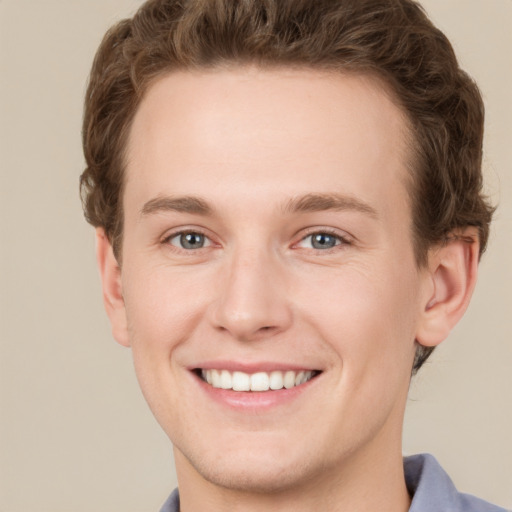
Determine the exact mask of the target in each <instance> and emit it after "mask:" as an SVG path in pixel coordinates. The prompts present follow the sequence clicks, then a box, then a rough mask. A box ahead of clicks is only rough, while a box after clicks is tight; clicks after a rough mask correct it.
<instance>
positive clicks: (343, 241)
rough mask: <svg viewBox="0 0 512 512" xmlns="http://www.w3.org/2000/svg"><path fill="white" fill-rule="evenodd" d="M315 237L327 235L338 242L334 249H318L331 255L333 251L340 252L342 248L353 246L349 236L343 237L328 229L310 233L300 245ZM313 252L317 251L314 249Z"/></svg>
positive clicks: (302, 239) (303, 238)
mask: <svg viewBox="0 0 512 512" xmlns="http://www.w3.org/2000/svg"><path fill="white" fill-rule="evenodd" d="M315 235H327V236H329V237H332V238H334V239H335V240H336V242H337V243H336V244H335V245H334V246H333V247H329V248H326V249H316V251H317V252H322V253H327V254H329V253H331V252H332V251H336V250H339V249H340V248H341V247H343V246H348V245H352V243H353V242H352V240H351V239H350V238H348V237H347V236H343V235H341V234H340V233H338V232H337V231H335V230H333V229H328V228H324V229H315V230H314V231H310V232H309V233H307V234H306V235H305V236H303V237H302V238H301V239H300V241H299V242H298V243H299V244H300V243H301V242H304V241H305V240H307V239H308V238H310V237H313V236H315ZM295 245H297V244H295ZM313 250H315V249H314V248H313Z"/></svg>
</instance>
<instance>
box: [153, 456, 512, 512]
mask: <svg viewBox="0 0 512 512" xmlns="http://www.w3.org/2000/svg"><path fill="white" fill-rule="evenodd" d="M404 470H405V481H406V484H407V489H408V491H409V494H410V495H411V496H412V503H411V508H410V509H409V512H512V511H507V510H505V509H504V508H501V507H497V506H495V505H491V504H490V503H487V502H486V501H483V500H481V499H479V498H475V497H474V496H470V495H469V494H462V493H460V492H458V491H457V489H455V486H454V485H453V482H452V481H451V479H450V477H449V476H448V475H447V474H446V473H445V472H444V470H443V468H442V467H441V466H440V465H439V463H438V462H437V461H436V459H435V458H434V457H432V455H428V454H421V455H413V456H412V457H405V458H404ZM179 510H180V497H179V494H178V489H175V490H174V492H173V493H172V494H171V495H170V496H169V498H168V499H167V501H166V502H165V503H164V506H163V507H162V508H161V510H160V512H179Z"/></svg>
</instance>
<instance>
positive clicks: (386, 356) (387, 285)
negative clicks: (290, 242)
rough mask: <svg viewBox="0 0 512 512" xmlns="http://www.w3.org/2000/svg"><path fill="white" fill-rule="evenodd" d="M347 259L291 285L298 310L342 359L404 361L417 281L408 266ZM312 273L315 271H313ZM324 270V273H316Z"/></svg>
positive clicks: (388, 364) (384, 365) (359, 363)
mask: <svg viewBox="0 0 512 512" xmlns="http://www.w3.org/2000/svg"><path fill="white" fill-rule="evenodd" d="M380 269H381V270H379V266H378V265H367V266H365V265H358V266H357V267H356V266H352V265H347V266H345V267H343V268H340V269H328V270H329V272H327V273H325V272H322V270H325V269H318V271H317V272H316V273H310V274H309V276H308V280H307V282H304V281H302V284H301V285H300V286H298V287H297V289H296V291H295V293H296V296H297V297H298V302H297V304H299V307H300V309H301V316H302V317H303V318H305V319H307V322H308V323H309V325H311V326H313V328H314V329H315V330H317V331H318V332H320V333H321V335H322V337H323V338H324V339H325V340H327V341H328V343H329V344H330V345H331V346H332V348H333V349H334V351H335V352H336V353H337V354H338V356H339V357H340V358H341V359H342V360H343V364H344V365H350V366H351V367H359V368H361V369H363V367H364V366H365V365H369V364H370V363H375V365H376V366H378V368H380V369H382V370H386V371H387V370H390V369H392V368H393V367H395V368H396V365H397V364H400V361H404V359H405V361H404V364H406V365H408V361H409V358H410V357H411V353H413V352H414V335H415V325H416V319H417V312H418V308H417V303H418V299H417V286H418V281H417V277H416V272H415V270H414V266H413V265H411V266H409V267H408V266H407V265H403V266H401V267H400V268H398V266H393V265H392V264H389V263H388V264H384V265H381V266H380ZM315 274H316V275H315ZM322 274H325V275H322Z"/></svg>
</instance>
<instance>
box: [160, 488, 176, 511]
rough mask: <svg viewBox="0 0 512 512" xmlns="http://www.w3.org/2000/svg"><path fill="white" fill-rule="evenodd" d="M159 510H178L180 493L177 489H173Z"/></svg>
mask: <svg viewBox="0 0 512 512" xmlns="http://www.w3.org/2000/svg"><path fill="white" fill-rule="evenodd" d="M160 512H180V495H179V493H178V489H174V491H172V493H171V495H170V496H169V497H168V498H167V500H166V501H165V503H164V504H163V505H162V508H161V509H160Z"/></svg>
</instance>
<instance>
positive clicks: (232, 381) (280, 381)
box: [201, 370, 314, 391]
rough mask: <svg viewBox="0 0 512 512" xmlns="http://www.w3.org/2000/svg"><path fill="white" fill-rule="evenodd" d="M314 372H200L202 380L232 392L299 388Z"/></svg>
mask: <svg viewBox="0 0 512 512" xmlns="http://www.w3.org/2000/svg"><path fill="white" fill-rule="evenodd" d="M313 375H314V372H312V371H307V372H306V371H300V372H294V371H292V370H288V371H286V372H280V371H274V372H270V373H267V372H257V373H253V374H248V373H244V372H233V373H231V372H229V371H228V370H201V377H202V379H203V380H204V381H205V382H207V383H208V384H210V385H211V386H213V387H214V388H220V389H232V390H233V391H268V390H269V389H271V390H279V389H283V388H286V389H291V388H293V387H295V386H300V385H301V384H304V383H306V382H307V381H308V380H311V379H312V378H313Z"/></svg>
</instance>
